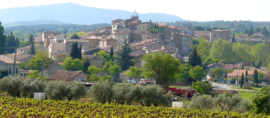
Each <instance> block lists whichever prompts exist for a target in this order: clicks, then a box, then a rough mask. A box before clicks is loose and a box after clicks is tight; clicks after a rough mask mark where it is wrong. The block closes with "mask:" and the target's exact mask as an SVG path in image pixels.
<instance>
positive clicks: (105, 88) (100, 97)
mask: <svg viewBox="0 0 270 118" xmlns="http://www.w3.org/2000/svg"><path fill="white" fill-rule="evenodd" d="M88 93H89V95H90V96H91V97H94V98H95V99H94V101H95V102H99V103H103V104H104V103H106V102H107V103H110V102H111V100H112V97H113V91H112V83H111V82H109V81H105V82H100V81H99V82H97V83H95V84H93V85H92V86H91V88H90V90H89V91H88Z"/></svg>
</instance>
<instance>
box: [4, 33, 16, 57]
mask: <svg viewBox="0 0 270 118" xmlns="http://www.w3.org/2000/svg"><path fill="white" fill-rule="evenodd" d="M15 47H17V45H16V38H15V36H14V34H13V32H11V33H10V35H8V36H7V44H6V53H9V54H11V53H14V52H15Z"/></svg>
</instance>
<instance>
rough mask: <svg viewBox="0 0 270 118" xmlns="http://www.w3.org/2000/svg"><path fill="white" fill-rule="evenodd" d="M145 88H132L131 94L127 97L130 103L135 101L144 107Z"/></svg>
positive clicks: (138, 86) (139, 86)
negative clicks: (143, 92)
mask: <svg viewBox="0 0 270 118" xmlns="http://www.w3.org/2000/svg"><path fill="white" fill-rule="evenodd" d="M143 88H144V87H143V86H141V85H135V86H132V87H130V90H129V93H128V95H127V97H128V102H131V101H134V102H137V103H139V104H141V105H142V106H143V101H142V99H143V94H142V90H143Z"/></svg>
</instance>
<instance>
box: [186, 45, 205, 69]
mask: <svg viewBox="0 0 270 118" xmlns="http://www.w3.org/2000/svg"><path fill="white" fill-rule="evenodd" d="M188 64H189V65H191V66H192V67H195V66H197V65H199V66H201V65H202V61H201V57H199V55H198V54H197V49H196V48H194V49H193V50H192V52H191V53H190V54H189V59H188Z"/></svg>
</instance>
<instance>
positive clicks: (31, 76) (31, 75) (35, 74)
mask: <svg viewBox="0 0 270 118" xmlns="http://www.w3.org/2000/svg"><path fill="white" fill-rule="evenodd" d="M27 78H29V79H37V80H43V81H45V80H46V79H47V78H48V77H47V76H45V77H42V75H40V74H39V71H37V70H34V71H32V72H30V73H29V74H28V75H27Z"/></svg>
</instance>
